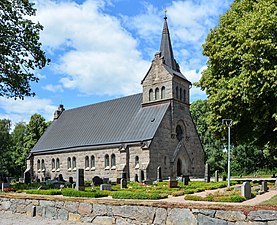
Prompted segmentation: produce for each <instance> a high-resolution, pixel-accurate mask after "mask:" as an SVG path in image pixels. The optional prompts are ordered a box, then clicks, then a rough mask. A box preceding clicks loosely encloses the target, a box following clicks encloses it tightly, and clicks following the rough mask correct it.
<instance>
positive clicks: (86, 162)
mask: <svg viewBox="0 0 277 225" xmlns="http://www.w3.org/2000/svg"><path fill="white" fill-rule="evenodd" d="M85 168H86V169H88V168H89V157H88V156H86V157H85Z"/></svg>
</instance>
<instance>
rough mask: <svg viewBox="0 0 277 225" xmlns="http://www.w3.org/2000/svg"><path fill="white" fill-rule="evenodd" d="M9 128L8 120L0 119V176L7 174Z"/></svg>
mask: <svg viewBox="0 0 277 225" xmlns="http://www.w3.org/2000/svg"><path fill="white" fill-rule="evenodd" d="M10 129H11V121H10V120H7V119H2V120H0V178H3V177H5V176H7V175H8V170H9V164H10V154H9V152H10V133H9V132H10Z"/></svg>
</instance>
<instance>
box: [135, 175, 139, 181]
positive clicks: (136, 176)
mask: <svg viewBox="0 0 277 225" xmlns="http://www.w3.org/2000/svg"><path fill="white" fill-rule="evenodd" d="M135 182H139V179H138V175H137V174H135Z"/></svg>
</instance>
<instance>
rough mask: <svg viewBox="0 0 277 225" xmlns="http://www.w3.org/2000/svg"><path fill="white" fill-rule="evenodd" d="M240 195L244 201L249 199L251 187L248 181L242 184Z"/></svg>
mask: <svg viewBox="0 0 277 225" xmlns="http://www.w3.org/2000/svg"><path fill="white" fill-rule="evenodd" d="M241 195H242V196H243V197H245V198H246V199H250V198H251V185H250V183H249V182H248V181H245V182H243V184H242V185H241Z"/></svg>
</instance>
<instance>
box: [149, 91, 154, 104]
mask: <svg viewBox="0 0 277 225" xmlns="http://www.w3.org/2000/svg"><path fill="white" fill-rule="evenodd" d="M149 101H153V90H152V89H150V90H149Z"/></svg>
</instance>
